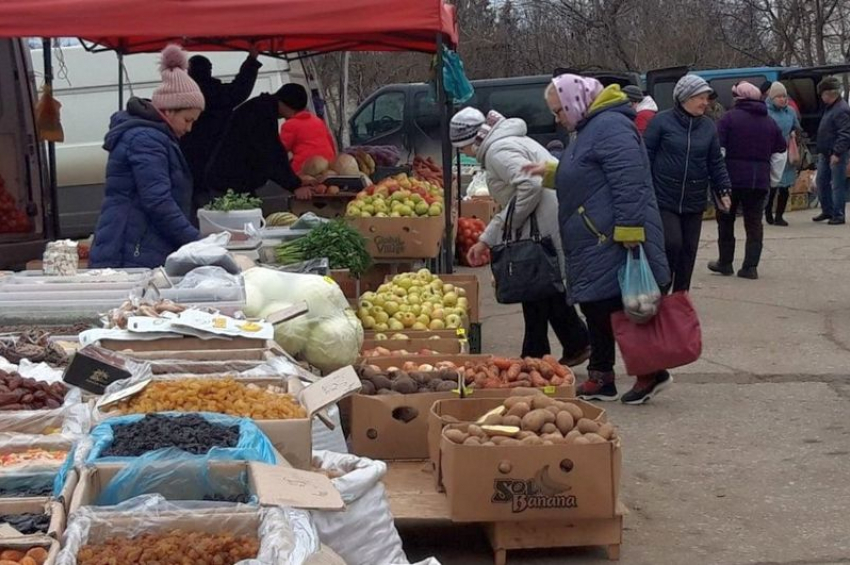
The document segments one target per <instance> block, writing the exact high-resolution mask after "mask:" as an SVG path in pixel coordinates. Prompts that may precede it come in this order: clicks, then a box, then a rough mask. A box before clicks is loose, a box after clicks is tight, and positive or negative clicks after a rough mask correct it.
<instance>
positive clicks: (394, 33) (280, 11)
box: [0, 0, 458, 272]
mask: <svg viewBox="0 0 850 565" xmlns="http://www.w3.org/2000/svg"><path fill="white" fill-rule="evenodd" d="M0 37H45V38H51V37H79V38H81V39H82V40H84V42H87V43H89V44H90V45H89V48H90V49H91V50H95V51H97V50H104V51H105V50H114V51H116V52H118V54H119V57H120V56H122V55H124V54H131V53H144V52H156V51H159V50H161V49H162V48H163V47H164V46H165V45H167V44H168V43H180V44H182V45H183V46H185V47H186V48H188V49H191V50H193V51H218V50H247V49H248V48H249V46H250V45H251V44H256V45H257V47H258V48H259V49H260V51H261V52H262V53H264V54H266V55H271V56H283V55H286V54H289V53H299V54H300V53H327V52H332V51H419V52H425V53H436V55H437V72H436V73H435V75H436V78H437V81H438V88H437V92H438V95H439V97H440V108H441V131H442V134H441V135H442V141H443V159H442V161H443V171H444V175H443V179H444V186H445V187H446V208H445V209H446V234H445V240H444V245H443V251H444V253H443V256H442V265H440V266H438V269H440V270H446V271H448V272H451V270H452V260H451V245H450V243H451V233H452V224H451V216H450V214H449V213H448V211H449V210H451V206H450V200H451V190H450V187H451V186H452V183H451V181H452V172H451V170H452V167H451V156H452V155H451V145H450V143H449V139H448V113H449V110H450V107H451V104H450V102H448V101H447V100H446V96H445V91H444V90H443V88H442V84H441V83H442V56H441V54H442V47H443V46H446V47H449V48H455V47H456V46H457V42H458V28H457V19H456V11H455V8H454V6H451V5H449V4H446V3H444V0H0ZM44 54H45V80H46V81H47V82H48V83H49V82H50V81H51V80H52V70H51V69H52V66H51V62H50V48H49V42H47V41H46V42H45V49H44ZM122 78H123V76H122ZM122 92H123V88H122ZM48 152H49V159H48V160H49V163H50V169H51V170H50V178H51V184H52V187H51V188H52V193H53V195H54V197H55V194H56V187H55V179H56V175H55V156H54V151H53V147H52V144H49V147H48ZM54 212H55V207H54ZM54 223H56V224H57V226H58V215H57V214H56V213H54Z"/></svg>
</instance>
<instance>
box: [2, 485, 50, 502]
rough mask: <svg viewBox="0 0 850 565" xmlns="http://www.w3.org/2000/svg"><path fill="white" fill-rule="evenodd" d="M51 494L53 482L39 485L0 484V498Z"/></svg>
mask: <svg viewBox="0 0 850 565" xmlns="http://www.w3.org/2000/svg"><path fill="white" fill-rule="evenodd" d="M51 494H53V482H52V481H51V482H50V483H45V484H41V485H20V486H14V487H3V486H0V498H23V497H28V496H50V495H51Z"/></svg>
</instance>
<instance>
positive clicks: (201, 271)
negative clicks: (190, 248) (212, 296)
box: [174, 267, 242, 289]
mask: <svg viewBox="0 0 850 565" xmlns="http://www.w3.org/2000/svg"><path fill="white" fill-rule="evenodd" d="M174 286H176V287H177V288H213V289H214V288H222V287H234V286H242V279H240V278H239V276H238V275H231V274H230V273H228V272H227V271H226V270H225V269H223V268H221V267H198V268H197V269H193V270H191V271H189V273H187V274H186V276H185V277H183V280H181V281H180V282H178V283H177V284H176V285H174Z"/></svg>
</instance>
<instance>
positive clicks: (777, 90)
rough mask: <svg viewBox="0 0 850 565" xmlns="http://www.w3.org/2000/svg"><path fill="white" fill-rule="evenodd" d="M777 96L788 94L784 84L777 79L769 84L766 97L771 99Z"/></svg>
mask: <svg viewBox="0 0 850 565" xmlns="http://www.w3.org/2000/svg"><path fill="white" fill-rule="evenodd" d="M777 96H788V90H787V89H786V88H785V85H784V84H782V83H781V82H779V81H778V80H777V81H776V82H774V83H773V84H771V85H770V90H768V91H767V97H768V98H770V99H771V100H773V99H774V98H776V97H777Z"/></svg>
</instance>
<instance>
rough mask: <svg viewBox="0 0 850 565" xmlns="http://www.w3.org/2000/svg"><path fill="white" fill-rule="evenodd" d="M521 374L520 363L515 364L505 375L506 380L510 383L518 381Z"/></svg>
mask: <svg viewBox="0 0 850 565" xmlns="http://www.w3.org/2000/svg"><path fill="white" fill-rule="evenodd" d="M521 372H522V368H521V367H520V365H519V363H514V364H513V365H511V366H510V367H509V368H508V370H507V372H506V373H505V379H506V380H507V381H509V382H513V381H516V380H517V379H519V375H520V373H521Z"/></svg>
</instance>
